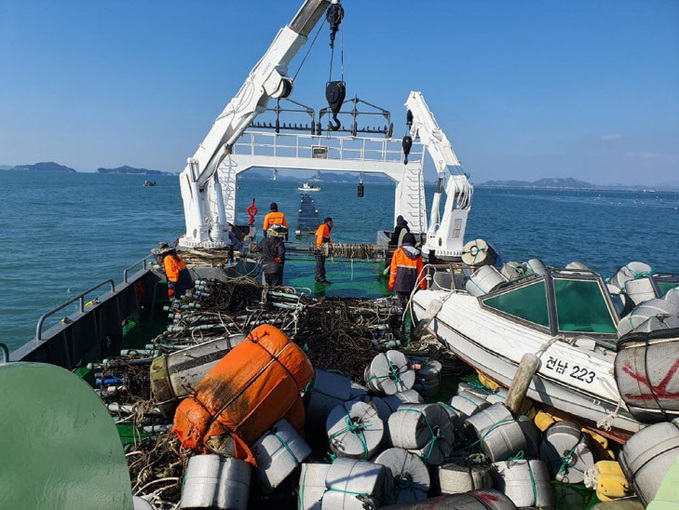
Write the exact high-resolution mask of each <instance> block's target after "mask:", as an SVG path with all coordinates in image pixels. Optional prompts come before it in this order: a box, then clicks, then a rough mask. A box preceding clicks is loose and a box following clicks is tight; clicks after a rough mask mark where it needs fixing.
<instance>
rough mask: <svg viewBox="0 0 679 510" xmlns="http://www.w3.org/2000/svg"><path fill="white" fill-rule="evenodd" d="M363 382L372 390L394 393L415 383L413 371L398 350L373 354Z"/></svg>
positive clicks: (406, 359) (387, 393)
mask: <svg viewBox="0 0 679 510" xmlns="http://www.w3.org/2000/svg"><path fill="white" fill-rule="evenodd" d="M365 382H366V384H367V385H368V387H369V388H370V389H372V390H373V391H377V392H381V393H384V394H385V395H394V394H395V393H399V392H402V391H406V390H409V389H411V388H412V387H413V385H414V384H415V371H414V370H413V369H412V368H411V366H410V362H409V361H408V358H406V356H405V354H403V353H402V352H400V351H393V350H391V351H387V352H384V353H380V354H378V355H377V356H375V357H374V358H373V360H372V362H371V363H370V365H369V366H368V367H367V368H366V371H365Z"/></svg>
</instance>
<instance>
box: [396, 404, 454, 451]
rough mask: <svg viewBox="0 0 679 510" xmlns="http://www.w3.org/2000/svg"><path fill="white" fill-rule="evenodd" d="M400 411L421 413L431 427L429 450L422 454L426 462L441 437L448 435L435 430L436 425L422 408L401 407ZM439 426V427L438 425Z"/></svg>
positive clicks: (428, 427) (428, 426) (429, 427)
mask: <svg viewBox="0 0 679 510" xmlns="http://www.w3.org/2000/svg"><path fill="white" fill-rule="evenodd" d="M399 411H413V412H415V413H419V414H420V415H421V416H422V417H423V418H424V423H425V424H426V425H427V429H429V434H430V435H431V441H430V442H429V451H428V452H427V453H426V454H425V455H424V456H422V459H423V460H424V461H425V462H428V461H429V457H431V454H432V453H433V452H434V447H435V446H436V441H440V440H441V439H445V438H446V435H445V434H440V433H439V432H440V431H435V430H434V427H432V425H431V422H430V421H429V418H427V415H426V414H424V413H423V412H422V410H420V409H411V408H409V407H408V408H405V409H399ZM436 428H438V427H436Z"/></svg>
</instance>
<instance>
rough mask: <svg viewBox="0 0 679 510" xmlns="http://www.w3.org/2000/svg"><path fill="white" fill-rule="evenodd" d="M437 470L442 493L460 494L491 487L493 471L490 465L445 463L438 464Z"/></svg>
mask: <svg viewBox="0 0 679 510" xmlns="http://www.w3.org/2000/svg"><path fill="white" fill-rule="evenodd" d="M438 472H439V484H440V486H441V492H442V493H443V494H462V493H465V492H469V491H473V490H479V489H492V488H493V471H492V469H491V468H490V466H481V465H471V466H462V465H460V464H453V463H446V464H442V465H441V466H439V471H438Z"/></svg>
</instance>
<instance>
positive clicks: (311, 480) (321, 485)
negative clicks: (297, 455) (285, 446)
mask: <svg viewBox="0 0 679 510" xmlns="http://www.w3.org/2000/svg"><path fill="white" fill-rule="evenodd" d="M328 471H330V464H302V471H301V472H300V474H299V486H298V490H297V508H298V510H320V509H321V500H322V499H323V494H325V491H326V490H327V489H326V487H325V479H326V478H327V476H328Z"/></svg>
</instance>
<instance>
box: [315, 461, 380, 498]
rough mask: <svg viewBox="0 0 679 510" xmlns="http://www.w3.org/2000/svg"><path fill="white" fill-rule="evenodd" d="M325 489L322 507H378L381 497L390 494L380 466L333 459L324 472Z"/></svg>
mask: <svg viewBox="0 0 679 510" xmlns="http://www.w3.org/2000/svg"><path fill="white" fill-rule="evenodd" d="M325 486H326V488H327V490H326V491H325V494H323V499H322V500H321V507H322V508H331V509H333V510H364V509H365V506H364V505H366V504H370V505H372V508H378V507H379V506H380V501H381V500H383V499H384V494H385V493H386V492H391V476H389V471H388V470H387V468H386V467H385V466H383V465H382V464H375V463H374V462H368V461H365V460H355V459H346V458H337V459H335V462H333V463H332V465H331V466H330V469H329V470H328V475H327V477H326V480H325Z"/></svg>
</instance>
